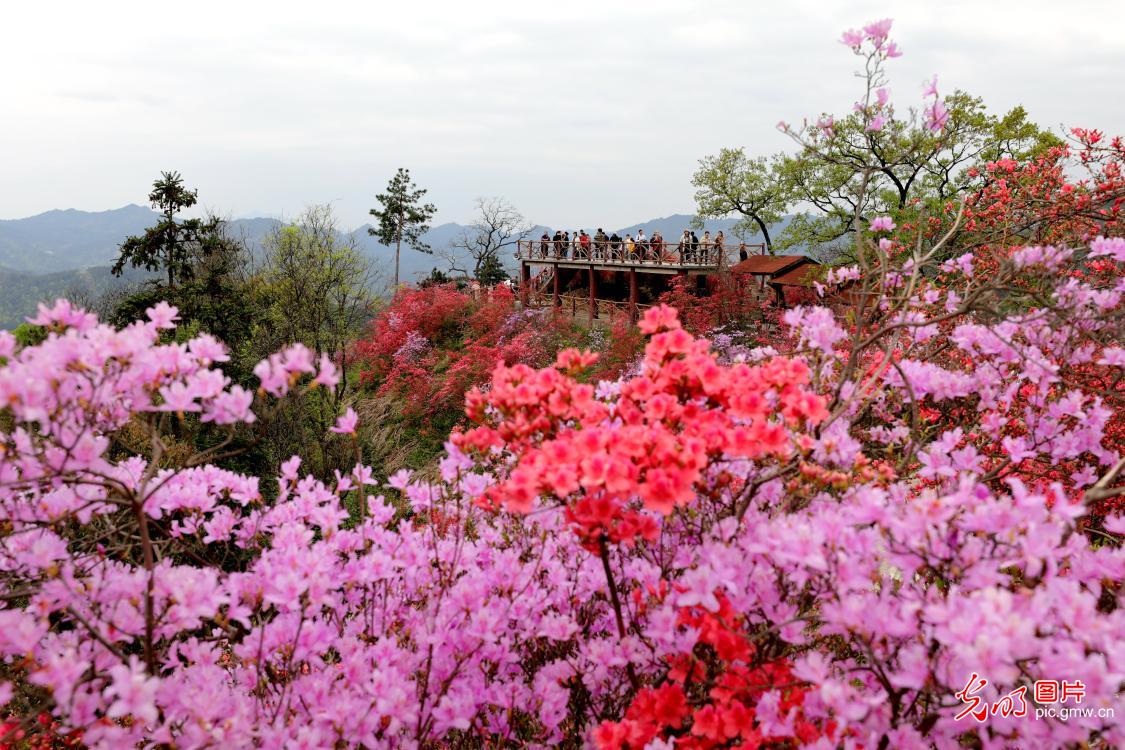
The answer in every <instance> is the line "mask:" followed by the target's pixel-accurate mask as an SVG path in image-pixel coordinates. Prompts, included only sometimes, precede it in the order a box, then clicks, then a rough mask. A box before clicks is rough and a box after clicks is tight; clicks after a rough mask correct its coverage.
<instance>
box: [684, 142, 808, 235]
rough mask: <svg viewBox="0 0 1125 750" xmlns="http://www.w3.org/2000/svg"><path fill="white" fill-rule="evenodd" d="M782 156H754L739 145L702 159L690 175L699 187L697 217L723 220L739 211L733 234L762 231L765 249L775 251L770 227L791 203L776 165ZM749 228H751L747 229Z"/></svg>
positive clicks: (788, 189)
mask: <svg viewBox="0 0 1125 750" xmlns="http://www.w3.org/2000/svg"><path fill="white" fill-rule="evenodd" d="M779 162H780V157H778V156H775V157H773V158H772V159H769V160H767V159H766V157H764V156H759V157H757V158H751V157H748V156H747V155H746V153H745V152H744V151H743V150H742V149H740V148H724V149H722V150H721V151H720V152H719V154H718V156H708V157H706V158H704V159H700V161H699V169H698V170H697V171H696V173H695V174H694V175H693V176H692V178H691V184H692V185H693V186H694V187H695V188H696V193H695V205H696V211H695V212H696V216H697V217H698V218H697V220H702V219H722V218H724V217H727V216H730V215H731V214H735V213H737V214H739V215H740V216H741V217H742V219H741V221H739V223H738V225H736V227H735V230H734V234H735V235H736V236H742V235H743V234H756V233H759V232H760V233H761V235H762V238H763V240H765V243H766V251H767V252H769V253H770V254H771V255H772V254H773V239H772V238H771V237H770V226H772V225H774V224H776V223H778V222H779V221H781V220H782V218H783V217H784V215H785V211H786V209H787V208H788V207H789V203H790V200H791V198H790V193H791V191H790V188H789V184H788V182H787V181H786V180H783V179H781V177H780V175H779V173H778V169H777V166H778V164H779ZM747 230H749V231H747Z"/></svg>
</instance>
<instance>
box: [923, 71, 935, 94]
mask: <svg viewBox="0 0 1125 750" xmlns="http://www.w3.org/2000/svg"><path fill="white" fill-rule="evenodd" d="M937 95H938V90H937V76H936V75H935V76H934V77H933V79H932V80H930V82H929V83H927V84H926V85H925V87H924V88H923V89H922V96H937Z"/></svg>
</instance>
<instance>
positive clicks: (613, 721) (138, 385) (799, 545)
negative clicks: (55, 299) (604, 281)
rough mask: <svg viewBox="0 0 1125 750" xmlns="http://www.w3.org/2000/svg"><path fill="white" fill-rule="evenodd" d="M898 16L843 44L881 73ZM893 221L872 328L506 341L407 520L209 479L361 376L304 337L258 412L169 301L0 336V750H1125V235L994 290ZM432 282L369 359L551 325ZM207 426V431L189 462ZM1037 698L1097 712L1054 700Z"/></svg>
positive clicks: (344, 425)
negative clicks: (243, 443) (284, 415)
mask: <svg viewBox="0 0 1125 750" xmlns="http://www.w3.org/2000/svg"><path fill="white" fill-rule="evenodd" d="M889 29H890V24H889V22H879V23H876V24H872V25H870V26H869V27H865V29H864V30H863V31H856V32H850V33H849V35H848V36H847V37H846V40H847V42H848V44H849V46H854V47H856V48H857V49H859V50H860V51H861V52H862V50H863V49H865V48H866V47H870V48H872V49H873V52H872V54H874V55H875V58H873V59H877V61H879V64H882V61H885V60H887V59H890V58H893V57H894V56H895V55H896V54H897V48H896V47H894V46H893V43H892V42H891V41H890V39H889V38H888V34H889ZM865 45H866V47H865ZM869 52H871V50H870V49H869ZM892 52H893V53H894V54H892ZM881 98H882V97H880V99H881ZM938 103H939V102H938V99H937V97H936V94H935V95H934V100H933V101H931V102H929V104H928V111H927V112H926V113H924V115H923V116H924V117H926V118H927V120H928V122H929V124H930V125H931V126H932V127H933V128H934V129H935V131H938V132H940V129H941V127H942V110H941V108H940V107H937V106H936V104H938ZM884 105H885V103H884V102H881V101H880V102H877V103H869V104H868V107H869V109H870V113H869V114H870V117H872V118H875V117H877V116H885V114H884V113H887V110H886V109H885V108H884ZM872 124H875V120H874V119H873V120H872ZM881 126H882V125H881V124H880V127H881ZM829 130H830V127H829ZM825 137H830V134H827V135H826V136H825ZM874 218H875V219H876V220H875V221H871V222H870V226H869V227H868V230H867V231H864V232H861V233H860V236H859V238H858V239H857V258H858V265H857V267H856V268H854V269H834V270H833V272H832V274H831V276H830V278H829V279H828V282H829V284H830V286H838V285H843V284H847V285H849V288H850V289H851V295H852V298H853V299H854V300H855V305H854V306H853V309H851V310H850V311H849V313H848V315H847V316H845V317H841V316H838V315H836V314H834V312H833V311H832V310H830V309H828V308H825V307H820V306H814V305H803V306H799V307H796V308H794V309H792V310H788V311H786V312H785V313H784V317H783V320H782V322H783V324H784V325H785V326H786V328H787V329H788V333H789V337H788V338H786V339H780V338H777V339H771V340H770V341H769V345H768V346H751V345H750V344H752V343H757V342H749V343H748V342H747V341H746V338H745V337H744V338H743V339H741V340H740V341H741V342H740V343H736V341H735V337H734V336H731V335H729V334H720V335H719V336H717V337H716V341H715V344H716V345H717V346H714V347H713V346H712V343H711V342H710V341H708V340H707V339H704V338H699V337H697V336H696V335H694V334H693V333H691V332H689V331H688V330H685V328H684V327H683V325H682V323H681V321H680V318H679V316H678V314H677V312H676V311H675V310H674V309H672V308H670V307H667V306H658V307H656V308H653V309H651V310H649V311H648V312H647V313H646V315H645V318H644V320H643V321H642V325H641V331H642V332H643V333H644V334H645V335H647V337H648V338H647V342H646V344H645V348H644V354H643V358H642V360H641V362H640V363H639V365H638V366H637V367H636V368H633V369H632V370H630V371H629V372H628V374H626V375H623V376H621V377H620V378H618V379H616V380H613V381H607V380H603V381H601V382H598V383H597V384H596V385H595V384H594V383H593V382H591V381H592V380H593V378H592V377H591V373H592V372H596V369H595V368H597V367H598V359H599V357H598V355H597V354H596V353H592V352H589V351H579V350H576V349H567V350H565V351H562V352H560V353H558V355H557V356H554V355H553V353H552V355H551V356H550V358H549V360H547V361H543V362H526V361H507V360H505V358H504V357H495V356H492V355H493V354H494V353H495V352H494V351H492V350H486V351H487V353H488V355H489V356H488V361H489V366H490V367H491V366H493V364H495V363H497V360H499V363H498V364H495V366H494V368H493V369H492V371H491V376H490V382H489V383H488V384H487V387H485V388H480V389H472V388H470V390H469V393H468V396H467V397H466V406H467V408H466V413H467V416H468V418H469V420H470V424H469V425H468V426H467V427H466V429H464V430H460V431H456V432H455V433H454V435H453V436H452V438H451V440H450V442H449V443H448V444H447V447H446V453H445V455H444V456H443V457H442V459H441V461H440V465H439V466H438V472H437V478H436V479H435V480H434V481H433V482H426V481H420V480H417V479H416V478H414V477H413V476H411V475H410V474H409V473H408V472H401V473H398V474H396V475H394V476H392V477H391V478H390V480H389V482H388V486H387V488H386V491H391V490H393V491H394V492H397V493H399V494H400V495H401V502H399V503H392V502H389V501H388V500H387V499H385V498H384V496H383V495H382V494H380V490H381V489H383V488H381V487H379V486H378V480H376V479H375V470H376V467H369V466H364V465H361V464H357V465H356V466H355V467H354V468H353V469H352V470H351V471H350V472H348V473H346V474H345V473H336V474H335V475H334V476H332V477H315V476H309V475H304V476H302V474H301V460H300V459H299V458H297V457H294V458H292V459H291V460H289V461H288V462H286V463H285V464H284V466H283V467H282V470H281V472H280V475H279V476H278V477H276V478H275V479H276V488H277V491H276V499H274V500H272V501H270V502H266V501H265V500H264V497H269V496H272V495H273V494H274V493H272V492H270V493H267V492H264V489H265V487H264V486H263V484H262V482H263V481H264V480H263V479H262V478H259V477H253V476H245V475H241V474H238V473H236V472H232V471H229V470H226V469H223V468H220V467H219V466H217V465H215V463H216V462H218V461H219V460H220V459H221V458H222V457H223V456H224V455H225V451H226V450H227V448H228V447H229V446H228V443H227V441H225V440H223V439H221V434H222V431H223V430H229V431H231V433H232V434H233V430H235V429H236V427H237V426H238V425H241V424H246V423H251V422H259V421H262V422H264V421H266V420H268V419H269V418H270V414H271V411H272V410H273V409H274V408H275V407H276V406H277V404H278V403H280V402H281V401H284V400H287V399H298V398H302V397H303V396H304V394H306V393H307V392H308V391H309V390H310V389H315V388H320V387H331V386H333V385H334V384H335V383H336V379H337V373H336V371H335V367H334V366H333V364H332V362H331V361H330V360H328V359H323V360H321V361H319V362H317V361H314V357H313V356H312V355H311V354H310V353H309V351H308V350H307V349H306V348H304V347H302V346H292V347H288V348H286V349H284V350H283V351H280V352H278V353H276V354H274V355H273V356H271V357H269V358H268V359H267V360H265V361H263V362H261V363H260V364H259V365H258V366H257V367H256V368H255V369H254V374H255V375H256V377H257V378H258V381H259V386H260V387H259V389H258V391H257V393H252V392H250V391H248V390H245V389H243V388H241V387H239V386H237V385H232V384H231V383H230V381H229V379H228V378H227V377H226V376H225V375H224V374H223V372H222V371H221V369H219V366H220V365H221V363H222V362H224V361H226V358H227V352H226V350H225V348H224V347H223V346H222V344H220V343H219V342H218V341H216V340H214V339H213V338H211V337H210V336H206V335H204V336H199V337H195V338H193V339H191V340H189V341H186V342H184V343H182V344H178V343H164V340H163V339H162V334H163V333H164V332H166V331H170V330H172V329H173V328H174V327H175V321H176V319H177V311H176V310H175V308H172V307H170V306H168V305H166V304H160V305H156V306H154V307H152V308H150V309H149V310H148V311H147V320H146V321H142V322H137V323H134V324H132V325H130V326H128V327H126V328H124V329H122V330H113V329H112V328H110V327H108V326H105V325H103V324H100V323H98V321H97V320H96V319H95V317H94V316H92V315H90V314H88V313H85V312H83V311H81V310H77V309H75V308H73V307H71V306H70V305H69V304H67V303H66V302H59V303H56V304H55V305H54V306H53V307H50V308H46V307H44V308H42V309H41V310H40V313H39V316H38V317H37V318H36V319H35V321H34V322H35V323H36V324H38V325H40V326H43V327H44V328H45V329H46V330H47V331H48V333H47V335H46V338H45V339H43V340H41V341H26V342H24V343H22V344H21V343H18V342H17V341H16V340H15V338H14V337H13V336H12V335H11V334H8V333H7V332H0V705H3V706H6V707H7V708H6V711H7V713H8V717H7V718H6V719H5V720H4V723H3V725H2V726H3V730H0V731H4V732H5V735H4V736H3V737H0V742H8V741H20V742H26V741H31V742H39V743H40V744H45V743H46V742H47V740H51V739H52V738H58V739H59V741H60V742H65V743H67V744H69V745H72V746H75V745H79V744H84V745H86V746H90V747H105V748H116V747H129V746H144V747H155V746H158V745H160V746H172V745H174V746H176V747H182V748H204V747H263V748H283V747H285V748H290V747H310V748H311V747H350V746H364V747H372V748H374V747H388V748H395V747H524V746H572V747H573V746H596V747H601V748H631V749H634V750H635V749H637V748H642V747H644V748H669V747H683V748H718V747H775V748H781V747H786V748H789V747H811V748H822V749H823V748H835V747H843V748H853V747H855V748H858V747H863V748H904V749H906V750H910V749H911V748H930V747H938V748H954V747H966V746H968V747H1011V748H1060V747H1071V748H1081V747H1097V746H1105V747H1113V746H1121V745H1122V744H1125V730H1123V729H1122V728H1121V725H1120V722H1119V717H1116V716H1114V715H1113V714H1112V712H1111V711H1110V709H1115V708H1117V709H1119V708H1121V706H1120V700H1119V694H1120V691H1121V689H1122V687H1123V684H1125V648H1123V646H1122V641H1121V638H1120V635H1121V633H1122V632H1125V607H1123V606H1122V604H1123V602H1122V601H1121V598H1122V585H1121V584H1122V580H1123V578H1125V551H1123V549H1122V545H1121V542H1122V535H1123V534H1125V522H1123V520H1122V517H1121V512H1120V510H1121V509H1120V506H1119V505H1117V504H1116V500H1118V499H1119V498H1120V497H1121V496H1122V495H1125V486H1123V484H1122V471H1123V470H1125V458H1123V457H1122V455H1121V451H1120V446H1121V443H1120V432H1119V425H1120V418H1121V401H1120V396H1121V393H1120V384H1121V382H1122V377H1121V368H1122V367H1123V366H1125V350H1123V349H1122V347H1121V343H1120V342H1121V339H1122V337H1121V308H1122V306H1121V302H1122V300H1121V296H1122V294H1123V293H1125V288H1123V287H1122V285H1121V281H1120V279H1121V278H1122V275H1123V274H1122V270H1123V269H1122V265H1123V264H1125V239H1122V238H1120V237H1114V236H1112V235H1113V233H1114V231H1115V230H1116V229H1117V227H1116V225H1115V224H1110V223H1108V222H1107V223H1106V224H1104V225H1099V229H1106V231H1108V232H1109V235H1107V236H1104V237H1102V236H1099V237H1090V238H1089V242H1088V243H1086V244H1083V245H1079V244H1078V243H1070V244H1068V245H1067V246H1061V245H1058V246H1031V247H1019V248H1014V247H1009V246H1008V245H1005V252H1004V253H999V252H997V253H996V254H994V255H989V256H988V257H989V261H988V262H992V263H993V265H992V266H990V267H989V270H988V272H987V273H983V272H981V269H980V268H979V267H978V266H977V261H978V259H977V258H976V257H975V256H972V255H969V256H966V255H959V254H957V253H952V252H947V251H949V250H950V248H951V246H950V245H949V244H948V242H947V241H946V240H944V239H942V238H940V237H939V238H937V239H936V240H935V241H934V242H932V243H930V244H926V243H921V242H917V243H915V242H911V243H907V242H900V241H899V239H898V238H899V237H900V236H901V235H900V234H896V233H895V232H896V230H897V231H898V232H899V233H901V232H903V231H906V230H903V229H902V228H901V227H898V226H896V222H895V221H893V219H891V218H890V217H874ZM915 231H919V232H921V231H925V230H924V229H921V228H916V229H915ZM993 244H997V243H993ZM982 260H983V259H982ZM880 269H882V270H880ZM923 271H925V272H924V273H923ZM826 290H827V288H826ZM427 295H429V296H422V295H418V296H415V295H412V294H411V293H402V296H401V298H400V302H401V305H399V307H400V308H401V309H402V310H404V311H405V312H404V317H402V318H398V319H397V320H396V319H392V318H391V316H389V315H388V316H386V317H384V318H382V319H381V321H377V322H376V324H375V326H376V329H375V330H376V331H377V332H379V335H378V336H376V337H375V338H373V339H372V340H370V341H368V342H365V343H364V344H363V346H365V347H369V350H368V354H369V362H370V367H371V368H372V371H373V372H378V373H380V377H385V376H387V375H388V374H389V373H390V372H392V371H393V368H394V367H396V366H398V365H396V364H395V362H396V360H397V361H398V362H406V361H423V360H425V359H426V358H427V357H431V356H433V355H434V352H435V351H436V350H438V349H441V350H442V351H450V350H449V349H445V348H444V347H445V346H446V342H447V340H448V339H449V338H451V337H453V334H452V333H450V332H449V331H450V329H446V328H445V326H446V324H447V322H448V321H449V320H455V321H457V325H459V326H470V327H473V330H474V335H477V336H480V337H483V338H484V339H485V340H487V339H488V337H490V336H495V337H496V338H495V339H493V340H494V341H496V342H504V343H502V344H500V345H501V346H514V344H512V343H511V342H515V341H517V340H518V339H519V337H520V335H521V334H522V333H523V332H526V331H527V329H526V328H521V326H526V325H528V324H529V319H528V318H526V317H524V316H525V313H517V312H515V311H513V310H511V309H510V307H506V306H508V305H510V301H509V300H505V299H504V298H503V297H502V296H500V297H495V298H493V299H491V300H490V301H488V302H486V303H485V304H484V305H482V306H480V307H474V306H471V305H468V304H466V301H465V300H462V299H460V298H458V297H456V296H455V293H453V292H452V291H451V290H444V291H443V290H440V289H439V290H436V291H429V292H427ZM427 300H428V302H427ZM407 313H408V314H407ZM404 321H405V322H404ZM544 354H545V352H539V351H536V352H534V353H533V354H532V355H528V356H529V357H531V358H534V357H539V356H541V355H544ZM481 356H482V359H481V361H484V359H483V357H484V354H483V353H482V355H481ZM521 356H522V355H521ZM458 361H459V362H460V361H461V360H458ZM380 368H384V369H380ZM464 373H465V375H464V377H461V376H458V377H457V378H455V379H451V381H450V382H451V383H455V385H454V386H451V387H450V389H449V393H448V394H447V395H446V396H443V398H447V397H448V398H452V397H453V392H454V391H456V390H459V389H460V388H462V387H469V384H471V382H472V381H474V380H476V379H477V378H478V377H483V376H481V375H479V373H480V369H479V366H478V365H472V366H469V365H468V364H466V365H465V368H464ZM432 394H433V391H432V390H428V391H426V395H427V397H429V396H431V395H432ZM187 414H194V415H197V417H198V419H199V420H201V421H203V422H206V423H208V424H213V425H214V426H215V427H216V430H217V431H218V434H219V435H220V438H219V439H217V440H216V441H215V442H213V443H211V444H205V445H197V446H195V450H194V451H191V452H185V451H184V450H179V449H178V450H170V449H169V447H170V442H169V433H170V432H174V431H175V426H176V425H177V424H178V423H179V420H180V419H182V418H183V415H187ZM357 419H358V418H357V415H356V412H354V411H352V410H350V409H349V410H348V411H347V412H346V413H345V414H344V415H342V416H341V417H340V418H339V420H338V421H337V423H336V425H335V427H333V428H332V431H333V432H336V433H339V434H343V435H355V434H356V431H357V426H358V425H357ZM126 431H128V433H129V434H130V435H133V436H136V435H141V436H143V438H144V439H143V440H136V439H133V440H129V441H125V440H123V439H122V435H123V434H124V433H125V432H126ZM130 447H132V450H130ZM265 481H268V482H269V483H270V484H272V483H273V482H274V480H273V479H271V480H265ZM270 489H272V487H271V488H270ZM348 507H352V508H355V509H356V511H355V512H354V513H352V514H349V513H348V511H347V510H346V508H348ZM1091 511H1094V512H1091ZM1040 681H1061V682H1064V683H1065V682H1071V683H1073V682H1074V681H1080V682H1081V684H1082V700H1083V702H1082V706H1083V707H1084V708H1088V709H1090V711H1089V712H1084V713H1080V714H1074V715H1072V716H1070V717H1069V719H1068V720H1062V719H1059V718H1055V717H1053V716H1043V717H1041V718H1033V717H1032V716H1031V712H1032V711H1034V710H1035V709H1036V708H1037V707H1040V706H1039V704H1037V703H1036V701H1039V700H1040V697H1039V696H1038V695H1037V694H1036V692H1034V691H1032V690H1031V688H1032V686H1033V685H1035V684H1036V683H1038V682H1040ZM17 733H22V734H21V735H19V736H18V737H17ZM43 738H46V740H44V739H43Z"/></svg>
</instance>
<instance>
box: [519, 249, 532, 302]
mask: <svg viewBox="0 0 1125 750" xmlns="http://www.w3.org/2000/svg"><path fill="white" fill-rule="evenodd" d="M530 293H531V265H530V264H529V263H527V262H525V261H522V260H521V261H520V305H522V306H523V307H527V303H528V301H529V300H530Z"/></svg>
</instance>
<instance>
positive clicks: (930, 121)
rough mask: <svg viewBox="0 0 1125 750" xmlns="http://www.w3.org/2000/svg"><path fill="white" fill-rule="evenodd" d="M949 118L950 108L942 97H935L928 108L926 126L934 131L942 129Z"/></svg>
mask: <svg viewBox="0 0 1125 750" xmlns="http://www.w3.org/2000/svg"><path fill="white" fill-rule="evenodd" d="M948 120H949V110H947V109H946V108H945V105H944V104H942V103H941V100H940V99H935V100H934V103H933V104H931V105H930V106H929V107H927V108H926V127H927V128H929V129H930V130H932V131H933V132H935V133H937V132H939V131H941V130H942V129H943V128H944V127H945V123H946V121H948Z"/></svg>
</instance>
